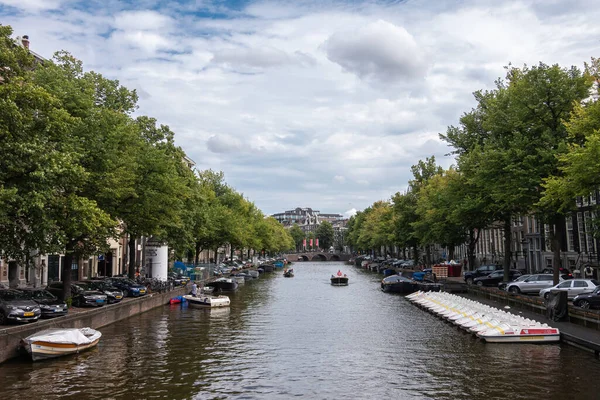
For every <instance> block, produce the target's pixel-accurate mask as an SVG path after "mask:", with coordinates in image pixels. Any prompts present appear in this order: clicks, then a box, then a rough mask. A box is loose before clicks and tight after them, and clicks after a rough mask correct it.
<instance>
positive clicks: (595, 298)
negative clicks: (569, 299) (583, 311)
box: [573, 286, 600, 308]
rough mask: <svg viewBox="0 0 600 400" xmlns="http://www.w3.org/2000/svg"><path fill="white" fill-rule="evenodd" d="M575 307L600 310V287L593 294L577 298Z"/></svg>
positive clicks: (574, 300) (580, 295)
mask: <svg viewBox="0 0 600 400" xmlns="http://www.w3.org/2000/svg"><path fill="white" fill-rule="evenodd" d="M573 305H574V306H576V307H581V308H600V286H597V287H596V289H594V291H593V292H592V293H584V294H578V295H577V296H575V298H574V299H573Z"/></svg>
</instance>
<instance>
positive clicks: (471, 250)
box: [467, 229, 481, 271]
mask: <svg viewBox="0 0 600 400" xmlns="http://www.w3.org/2000/svg"><path fill="white" fill-rule="evenodd" d="M480 232H481V231H480V230H477V234H476V233H475V229H471V230H470V231H469V246H468V247H467V259H468V260H469V265H468V267H469V271H473V270H474V269H475V247H476V246H477V242H478V241H479V234H480Z"/></svg>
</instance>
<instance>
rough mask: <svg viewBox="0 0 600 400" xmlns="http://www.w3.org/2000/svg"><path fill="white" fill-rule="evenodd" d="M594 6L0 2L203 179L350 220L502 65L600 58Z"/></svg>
mask: <svg viewBox="0 0 600 400" xmlns="http://www.w3.org/2000/svg"><path fill="white" fill-rule="evenodd" d="M599 10H600V9H599V8H598V7H597V2H596V1H593V0H573V1H559V0H522V1H513V2H511V1H488V0H456V1H451V0H448V1H433V0H431V1H423V0H421V1H417V0H405V1H392V0H390V1H377V0H371V1H358V0H347V1H342V0H310V1H300V0H296V1H294V0H287V1H286V0H280V1H252V0H214V1H210V0H192V1H184V0H182V1H159V0H139V1H133V0H132V1H116V0H81V1H78V0H0V24H3V25H11V26H12V27H13V28H14V30H15V35H25V34H27V35H29V38H30V41H31V49H32V50H34V51H35V52H37V53H39V54H41V55H43V56H45V57H51V56H52V54H53V52H54V51H56V50H60V49H64V50H67V51H69V52H71V53H72V54H73V55H75V56H76V57H77V58H79V59H81V60H82V61H83V62H84V66H85V67H86V69H91V70H95V71H97V72H100V73H102V74H104V75H105V76H107V77H109V78H112V79H119V80H120V81H121V83H122V84H124V85H125V86H127V87H129V88H134V89H136V90H137V91H138V93H139V96H140V102H139V105H140V108H139V111H138V113H139V114H146V115H150V116H153V117H156V118H157V119H158V120H159V121H160V122H161V123H163V124H167V125H169V126H170V127H171V129H173V130H174V131H175V132H176V138H177V139H176V140H177V143H178V145H180V146H181V147H182V148H183V149H184V150H185V151H186V153H187V154H188V155H189V156H190V157H191V158H192V159H193V160H194V161H196V163H197V167H198V168H199V169H208V168H211V169H213V170H221V171H223V172H224V173H225V178H226V181H227V182H228V183H229V184H230V185H232V186H233V187H234V188H236V190H238V191H239V192H242V193H244V195H245V196H246V197H247V198H248V199H250V200H251V201H254V202H255V203H256V205H257V206H258V207H259V208H260V209H262V210H263V211H264V212H265V213H267V214H271V213H275V212H279V211H284V210H287V209H292V208H295V207H298V206H300V207H312V208H314V209H318V210H321V212H339V213H344V212H347V211H349V210H352V209H358V210H360V209H363V208H365V207H367V206H369V205H370V204H372V203H373V202H374V201H377V200H382V199H389V198H390V197H391V195H393V194H394V193H395V192H398V191H402V190H404V189H405V188H406V185H407V182H408V180H409V179H411V173H410V166H411V165H414V164H415V163H416V162H417V161H418V160H419V159H424V158H425V157H428V156H431V155H435V156H436V158H437V160H438V161H439V163H441V164H442V165H443V166H444V167H447V166H449V165H450V164H452V161H453V160H452V159H451V158H450V157H446V156H444V155H445V154H446V153H447V152H448V151H449V149H448V148H447V147H446V146H445V144H444V143H443V142H441V141H440V140H439V138H438V134H439V133H442V132H445V130H446V127H447V126H448V125H451V124H456V123H457V122H458V118H459V117H460V115H461V114H462V113H463V112H465V111H468V110H469V109H471V107H473V106H474V101H473V96H472V92H473V91H475V90H478V89H485V88H491V87H492V86H493V82H494V80H495V79H496V78H498V77H500V76H502V75H503V73H504V69H503V67H504V66H505V65H507V64H508V63H509V62H510V63H512V64H513V65H518V66H520V65H522V64H524V63H527V64H529V65H531V64H535V63H538V62H539V61H544V62H546V63H559V64H561V65H563V66H570V65H577V66H580V67H582V66H583V62H584V61H587V60H589V59H590V57H592V56H596V57H598V56H600V40H599V38H600V35H599V31H600V26H599V25H598V24H597V21H598V20H599V17H600V15H599V14H600V11H599Z"/></svg>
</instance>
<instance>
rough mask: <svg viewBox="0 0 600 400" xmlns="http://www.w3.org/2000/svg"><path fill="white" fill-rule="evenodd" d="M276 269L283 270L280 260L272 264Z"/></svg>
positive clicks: (282, 263)
mask: <svg viewBox="0 0 600 400" xmlns="http://www.w3.org/2000/svg"><path fill="white" fill-rule="evenodd" d="M273 265H274V266H275V267H276V268H283V265H284V262H283V261H282V260H277V261H275V262H274V263H273Z"/></svg>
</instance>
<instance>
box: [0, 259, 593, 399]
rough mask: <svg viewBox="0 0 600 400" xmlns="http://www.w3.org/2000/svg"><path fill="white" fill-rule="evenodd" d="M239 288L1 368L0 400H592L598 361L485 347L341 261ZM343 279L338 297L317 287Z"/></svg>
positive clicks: (573, 352)
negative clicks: (63, 351) (68, 351)
mask: <svg viewBox="0 0 600 400" xmlns="http://www.w3.org/2000/svg"><path fill="white" fill-rule="evenodd" d="M293 267H294V270H295V272H296V276H295V277H294V278H284V277H283V274H282V272H281V271H276V272H274V273H272V274H267V275H266V276H265V275H263V276H261V278H260V279H258V280H255V281H251V282H246V284H245V285H244V286H242V287H241V288H240V290H238V292H237V293H235V294H232V295H231V296H230V297H231V300H232V302H231V308H229V309H218V310H202V309H194V308H188V307H185V306H181V305H170V306H165V307H162V308H158V309H155V310H152V311H149V312H147V313H144V314H141V315H139V316H136V317H133V318H129V319H127V320H125V321H121V322H119V323H117V324H113V325H110V326H107V327H104V328H102V329H101V331H102V333H103V337H102V339H101V342H100V344H99V345H98V347H97V348H96V349H94V350H92V351H89V352H86V353H83V354H81V355H79V356H73V357H67V358H63V359H55V360H48V361H44V362H37V363H32V362H28V361H26V360H24V359H17V360H12V361H9V362H7V363H4V364H2V365H0V399H3V400H7V399H58V398H60V399H292V398H305V399H387V398H391V399H506V398H510V399H511V400H514V399H545V400H548V399H557V400H558V399H599V398H600V380H599V378H600V361H597V360H596V359H594V357H593V355H591V354H590V353H587V352H584V351H582V350H579V349H576V348H573V347H571V346H567V345H533V344H517V345H513V344H486V343H483V342H481V341H479V340H477V339H475V338H473V337H472V336H470V335H468V334H465V333H463V332H462V331H460V330H458V329H457V328H455V327H453V326H451V325H449V324H447V323H445V322H443V321H441V320H439V319H438V318H436V317H434V316H432V315H430V314H428V313H426V312H424V311H422V310H421V309H419V308H417V307H415V306H413V305H412V304H410V303H409V302H408V301H407V300H406V299H404V298H403V297H402V296H398V295H392V294H387V293H383V292H381V291H380V289H379V281H380V279H381V277H380V276H379V275H376V274H374V273H371V272H368V271H364V270H360V269H358V268H356V267H352V266H347V265H344V264H343V263H335V262H334V263H329V262H321V263H312V262H305V263H296V264H294V265H293ZM338 269H341V270H342V271H343V272H345V273H347V274H348V275H349V277H350V284H349V286H346V287H333V286H331V285H330V284H329V277H330V276H331V274H334V273H336V272H337V271H338Z"/></svg>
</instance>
